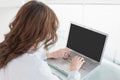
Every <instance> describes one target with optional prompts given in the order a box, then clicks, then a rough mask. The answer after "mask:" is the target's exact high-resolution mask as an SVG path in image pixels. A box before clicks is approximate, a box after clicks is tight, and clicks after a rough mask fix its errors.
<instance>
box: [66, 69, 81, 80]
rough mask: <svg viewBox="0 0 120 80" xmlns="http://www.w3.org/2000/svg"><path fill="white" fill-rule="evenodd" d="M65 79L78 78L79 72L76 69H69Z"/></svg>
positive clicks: (76, 79) (75, 79) (73, 79)
mask: <svg viewBox="0 0 120 80" xmlns="http://www.w3.org/2000/svg"><path fill="white" fill-rule="evenodd" d="M67 80H80V73H79V72H78V71H71V72H70V73H69V74H68V77H67Z"/></svg>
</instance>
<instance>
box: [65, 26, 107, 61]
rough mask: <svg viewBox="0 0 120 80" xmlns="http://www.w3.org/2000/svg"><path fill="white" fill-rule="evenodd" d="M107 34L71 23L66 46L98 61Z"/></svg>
mask: <svg viewBox="0 0 120 80" xmlns="http://www.w3.org/2000/svg"><path fill="white" fill-rule="evenodd" d="M106 37H107V35H105V34H103V33H100V32H98V31H94V30H91V29H88V28H86V27H84V26H78V25H76V24H71V26H70V32H69V36H68V42H67V47H68V48H70V49H72V50H73V51H75V52H78V53H81V54H82V55H84V56H86V57H88V58H91V59H93V60H95V61H97V62H100V60H101V56H102V52H103V49H104V45H105V41H106Z"/></svg>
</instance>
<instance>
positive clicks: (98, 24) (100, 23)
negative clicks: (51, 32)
mask: <svg viewBox="0 0 120 80" xmlns="http://www.w3.org/2000/svg"><path fill="white" fill-rule="evenodd" d="M49 6H50V7H51V8H52V9H53V10H54V11H55V12H56V14H57V16H58V18H59V21H60V28H59V30H58V36H59V40H58V42H57V44H56V46H57V47H56V48H53V49H58V48H61V47H65V46H66V42H67V37H68V31H69V27H70V23H71V22H75V23H78V24H82V25H86V26H88V27H90V28H93V29H96V30H99V31H102V32H105V33H108V34H109V37H108V41H107V44H106V48H105V54H104V58H106V59H108V60H113V58H114V56H115V53H117V60H119V58H120V31H119V30H120V22H119V21H120V5H78V4H77V5H74V4H73V5H72V4H71V5H65V4H59V5H57V4H50V5H49ZM17 10H18V8H17V7H11V8H0V41H2V40H3V34H5V33H6V32H8V31H9V28H8V24H9V22H10V21H11V20H12V18H13V17H14V16H15V14H16V12H17Z"/></svg>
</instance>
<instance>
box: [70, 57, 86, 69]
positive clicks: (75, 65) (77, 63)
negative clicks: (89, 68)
mask: <svg viewBox="0 0 120 80" xmlns="http://www.w3.org/2000/svg"><path fill="white" fill-rule="evenodd" d="M84 62H85V60H84V58H82V57H79V56H75V57H74V58H73V59H72V61H71V66H70V70H71V71H79V69H80V68H81V67H82V65H83V63H84Z"/></svg>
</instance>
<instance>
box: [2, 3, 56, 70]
mask: <svg viewBox="0 0 120 80" xmlns="http://www.w3.org/2000/svg"><path fill="white" fill-rule="evenodd" d="M9 27H10V32H9V33H8V34H6V36H5V39H4V41H3V42H1V43H0V68H2V67H5V66H6V65H7V63H8V62H10V61H11V60H12V59H14V58H17V57H18V56H20V55H22V54H24V53H26V52H27V51H28V50H29V49H30V48H31V47H33V49H37V46H38V43H40V42H42V41H44V44H45V47H44V48H46V49H47V47H48V46H49V45H51V44H54V43H55V42H56V41H57V35H56V30H57V28H58V19H57V17H56V15H55V13H54V12H53V11H52V10H51V9H50V8H49V7H48V6H46V5H45V4H43V3H41V2H37V1H29V2H28V3H26V4H24V5H23V6H22V7H21V8H20V10H19V11H18V13H17V15H16V17H15V19H14V20H13V22H12V23H11V24H10V25H9Z"/></svg>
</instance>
